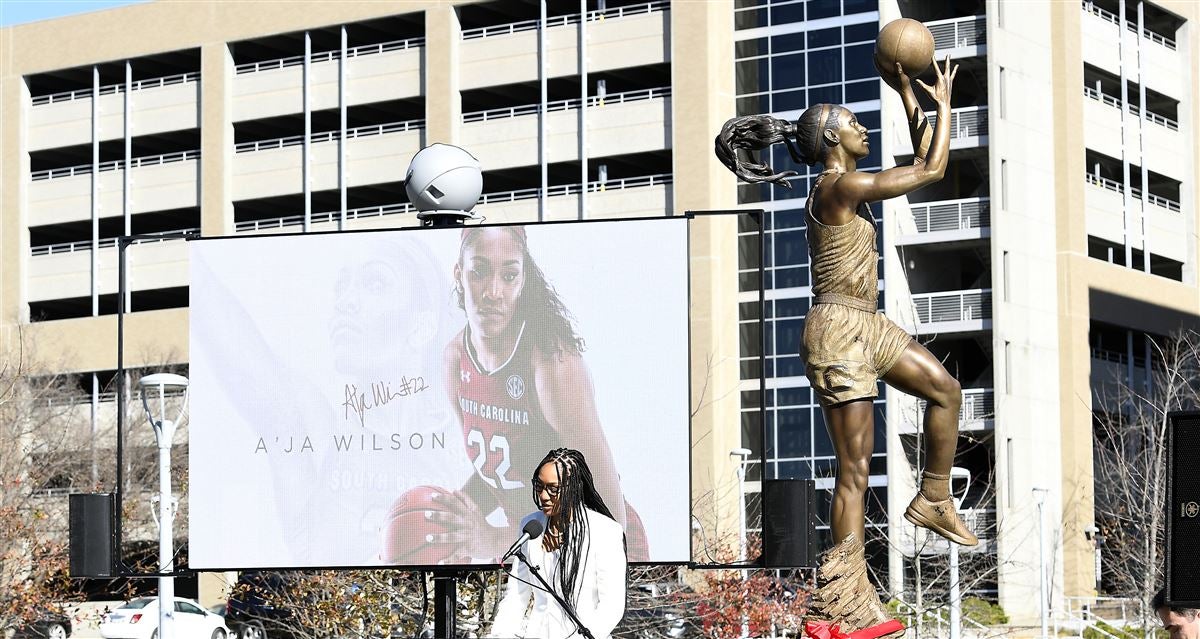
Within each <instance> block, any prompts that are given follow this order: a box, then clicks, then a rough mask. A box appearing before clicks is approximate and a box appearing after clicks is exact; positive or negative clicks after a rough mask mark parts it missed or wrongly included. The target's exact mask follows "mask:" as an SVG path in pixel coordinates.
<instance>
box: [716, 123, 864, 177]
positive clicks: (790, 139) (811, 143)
mask: <svg viewBox="0 0 1200 639" xmlns="http://www.w3.org/2000/svg"><path fill="white" fill-rule="evenodd" d="M844 110H845V109H843V108H842V107H840V106H838V105H836V104H816V105H813V106H811V107H809V108H808V109H806V110H805V111H804V113H802V114H801V115H800V119H798V120H796V123H795V124H793V123H791V122H788V121H787V120H781V119H779V118H776V117H773V116H770V115H746V116H742V117H740V118H733V119H732V120H729V121H728V122H726V123H725V125H724V126H722V127H721V132H720V133H718V134H717V139H716V148H715V151H716V154H717V159H718V160H720V161H721V163H722V164H724V165H725V168H727V169H729V170H730V171H733V173H734V174H735V175H737V176H738V177H739V178H741V179H743V180H745V181H746V182H771V183H772V184H776V185H778V186H782V187H785V188H789V189H790V188H791V187H792V185H791V184H790V183H788V181H787V178H789V177H792V176H794V175H799V173H797V172H796V171H779V172H776V171H775V170H774V169H772V168H771V167H770V166H768V165H767V164H766V163H764V162H758V161H756V160H755V159H754V151H760V150H762V149H765V148H767V147H770V146H771V145H773V144H779V143H780V142H782V143H783V144H784V145H785V146H786V147H787V150H788V155H790V156H791V157H792V161H793V162H795V163H797V164H806V165H808V166H812V165H814V164H817V163H818V162H823V161H824V160H825V156H826V155H827V154H828V153H829V147H828V146H827V145H826V144H825V143H824V134H825V131H826V130H834V131H836V130H837V129H838V128H840V127H841V122H840V119H839V118H840V116H841V114H842V111H844ZM739 150H745V151H749V152H750V158H751V159H750V160H749V161H746V160H743V159H742V158H741V157H740V156H739V155H738V151H739Z"/></svg>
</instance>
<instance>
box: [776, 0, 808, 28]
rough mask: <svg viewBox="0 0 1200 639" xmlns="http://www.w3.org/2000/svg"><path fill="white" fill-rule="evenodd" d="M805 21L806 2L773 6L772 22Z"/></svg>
mask: <svg viewBox="0 0 1200 639" xmlns="http://www.w3.org/2000/svg"><path fill="white" fill-rule="evenodd" d="M792 22H804V3H803V2H797V3H795V4H785V5H780V6H777V7H771V24H789V23H792Z"/></svg>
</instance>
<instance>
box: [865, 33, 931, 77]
mask: <svg viewBox="0 0 1200 639" xmlns="http://www.w3.org/2000/svg"><path fill="white" fill-rule="evenodd" d="M932 61H933V34H931V33H929V29H927V28H926V27H925V25H923V24H921V23H920V22H917V21H916V20H913V19H912V18H900V19H899V20H892V21H891V22H889V23H887V24H886V25H884V27H883V30H882V31H880V32H879V37H878V38H876V39H875V68H876V69H878V70H879V74H880V75H882V76H885V77H884V79H885V80H886V79H887V76H894V75H896V72H895V69H896V63H897V62H899V63H900V66H902V67H904V72H905V73H907V74H908V77H910V78H915V77H917V76H918V75H920V74H921V72H923V71H925V69H928V68H929V64H930V62H932Z"/></svg>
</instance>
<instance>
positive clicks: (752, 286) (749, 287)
mask: <svg viewBox="0 0 1200 639" xmlns="http://www.w3.org/2000/svg"><path fill="white" fill-rule="evenodd" d="M760 286H762V279H761V278H759V272H758V271H749V272H746V273H739V274H738V290H739V291H757V290H758V288H759V287H760Z"/></svg>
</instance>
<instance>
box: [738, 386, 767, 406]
mask: <svg viewBox="0 0 1200 639" xmlns="http://www.w3.org/2000/svg"><path fill="white" fill-rule="evenodd" d="M741 398H742V408H758V407H759V406H762V391H756V390H752V391H742V392H741Z"/></svg>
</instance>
